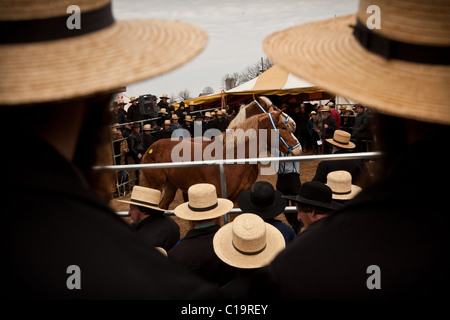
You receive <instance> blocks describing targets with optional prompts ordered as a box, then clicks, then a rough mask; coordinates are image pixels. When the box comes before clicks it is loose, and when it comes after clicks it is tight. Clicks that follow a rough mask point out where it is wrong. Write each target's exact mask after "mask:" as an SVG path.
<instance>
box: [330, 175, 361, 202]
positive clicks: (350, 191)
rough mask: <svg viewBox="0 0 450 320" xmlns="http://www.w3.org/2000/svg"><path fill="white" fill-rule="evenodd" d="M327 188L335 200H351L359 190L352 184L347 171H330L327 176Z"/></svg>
mask: <svg viewBox="0 0 450 320" xmlns="http://www.w3.org/2000/svg"><path fill="white" fill-rule="evenodd" d="M326 185H327V186H329V187H330V188H331V191H332V192H333V199H335V200H349V199H353V198H354V197H355V196H356V195H357V194H358V193H359V192H360V191H361V188H360V187H358V186H355V185H354V184H352V175H351V174H350V173H349V172H348V171H344V170H338V171H332V172H330V173H329V174H328V175H327V183H326Z"/></svg>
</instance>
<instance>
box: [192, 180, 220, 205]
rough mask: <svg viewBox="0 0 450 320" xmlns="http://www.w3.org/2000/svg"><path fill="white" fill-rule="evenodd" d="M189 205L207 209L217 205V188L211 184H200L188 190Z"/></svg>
mask: <svg viewBox="0 0 450 320" xmlns="http://www.w3.org/2000/svg"><path fill="white" fill-rule="evenodd" d="M188 198H189V205H190V206H192V207H194V208H207V207H210V206H213V205H215V204H217V192H216V187H215V186H214V185H212V184H209V183H198V184H195V185H193V186H191V187H190V188H189V189H188Z"/></svg>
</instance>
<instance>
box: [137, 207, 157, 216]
mask: <svg viewBox="0 0 450 320" xmlns="http://www.w3.org/2000/svg"><path fill="white" fill-rule="evenodd" d="M136 207H137V208H138V210H139V211H140V212H141V213H143V214H148V215H154V216H161V217H162V216H163V215H164V212H163V211H159V210H155V209H152V208H148V207H144V206H137V205H136Z"/></svg>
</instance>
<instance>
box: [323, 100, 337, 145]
mask: <svg viewBox="0 0 450 320" xmlns="http://www.w3.org/2000/svg"><path fill="white" fill-rule="evenodd" d="M320 114H321V116H322V135H321V136H322V143H323V145H322V148H323V153H324V154H329V153H331V150H332V148H331V146H330V145H327V144H326V143H325V139H330V138H332V137H333V134H334V131H335V130H336V120H335V119H334V118H333V117H331V109H330V107H329V106H324V107H323V108H322V110H320Z"/></svg>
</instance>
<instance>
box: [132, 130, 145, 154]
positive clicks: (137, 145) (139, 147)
mask: <svg viewBox="0 0 450 320" xmlns="http://www.w3.org/2000/svg"><path fill="white" fill-rule="evenodd" d="M128 148H129V149H130V154H131V155H132V156H133V158H134V160H135V161H136V162H140V161H141V160H140V159H139V158H138V154H139V153H140V154H142V155H144V152H145V150H144V140H143V139H142V134H141V133H137V132H135V131H133V132H131V134H130V135H129V136H128Z"/></svg>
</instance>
